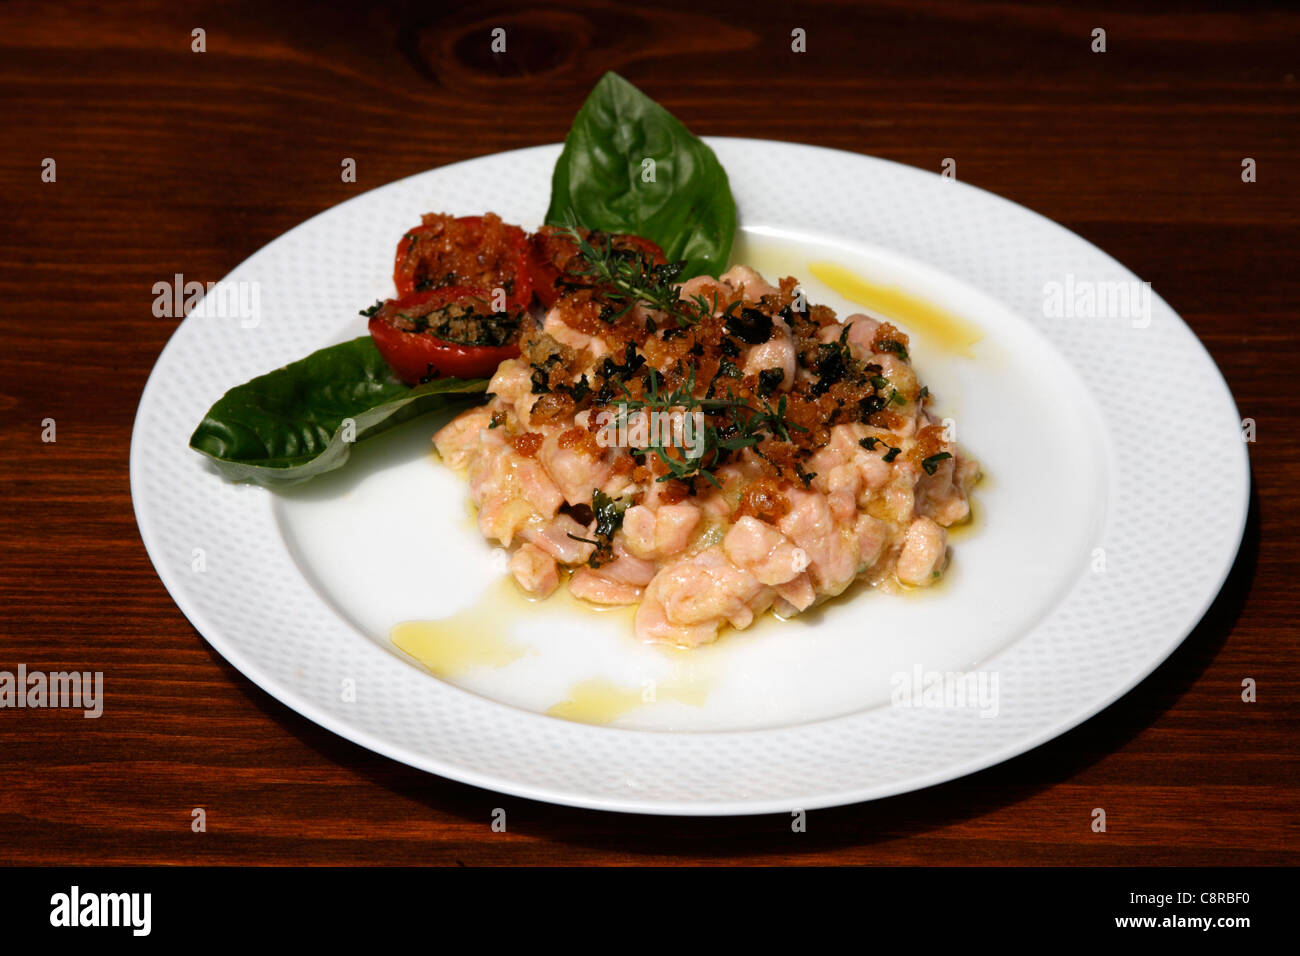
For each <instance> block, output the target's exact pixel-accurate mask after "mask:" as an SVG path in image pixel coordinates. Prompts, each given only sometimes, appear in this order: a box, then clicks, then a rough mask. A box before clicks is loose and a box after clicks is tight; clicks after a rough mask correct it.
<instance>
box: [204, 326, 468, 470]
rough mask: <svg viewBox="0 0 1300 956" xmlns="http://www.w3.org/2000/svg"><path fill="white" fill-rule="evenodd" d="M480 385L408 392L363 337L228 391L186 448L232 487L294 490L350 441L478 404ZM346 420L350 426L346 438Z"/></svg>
mask: <svg viewBox="0 0 1300 956" xmlns="http://www.w3.org/2000/svg"><path fill="white" fill-rule="evenodd" d="M487 384H488V383H487V380H486V379H458V378H439V379H434V380H433V381H432V382H429V383H427V384H425V385H419V386H416V387H415V388H410V387H409V386H407V385H405V384H404V383H403V382H402V381H401V380H400V379H398V378H397V377H396V376H395V375H393V373H392V371H391V370H390V369H389V368H388V363H387V362H385V361H384V359H383V356H381V355H380V354H379V350H378V349H376V348H375V345H374V343H373V342H372V341H371V339H370V336H368V335H363V336H361V337H360V338H356V339H352V340H351V341H349V342H343V343H341V344H339V345H332V346H330V347H329V348H324V349H321V350H320V351H317V352H313V353H312V354H311V355H308V356H307V357H306V358H304V359H299V360H298V361H297V362H293V363H291V364H289V365H286V366H285V367H284V368H280V369H276V370H275V371H274V372H270V373H268V374H266V375H261V376H259V377H257V378H255V379H253V380H252V381H249V382H245V383H244V384H243V385H238V386H236V387H235V388H232V389H231V390H230V391H228V392H226V394H225V395H223V396H222V397H221V399H219V400H218V401H217V403H216V404H215V405H213V406H212V408H210V409H209V410H208V413H207V415H205V416H204V418H203V421H202V422H201V423H199V427H198V428H197V429H195V431H194V434H193V436H192V437H191V438H190V447H191V448H193V449H194V450H196V451H200V452H202V453H203V454H205V455H207V456H208V458H209V460H210V461H211V462H212V463H213V465H215V466H216V469H217V471H219V472H220V473H221V474H222V475H223V476H224V477H226V478H229V479H231V480H232V481H252V482H256V483H257V484H260V485H267V486H276V485H289V484H294V483H296V482H300V481H305V480H307V479H308V478H314V477H316V476H317V475H320V474H323V473H325V472H327V471H332V470H334V469H335V468H338V467H340V466H341V465H343V463H344V462H346V461H347V460H348V456H349V454H350V453H351V450H352V444H353V441H361V440H363V439H365V438H369V437H371V436H372V435H377V434H379V433H380V432H382V431H386V430H387V429H389V428H392V427H393V426H395V425H398V424H400V423H402V422H404V421H407V420H409V419H411V418H414V417H415V416H417V415H421V414H424V413H425V412H431V411H435V410H439V409H445V408H451V407H456V406H458V405H470V404H473V403H474V402H476V401H481V400H482V398H483V394H484V392H485V390H486V389H487ZM345 419H351V420H352V421H353V422H354V427H353V428H352V429H349V431H351V432H352V434H351V435H345V434H344V432H345V429H344V427H343V425H344V420H345ZM348 437H350V438H352V440H353V441H345V440H344V439H345V438H348Z"/></svg>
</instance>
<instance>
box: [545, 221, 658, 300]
mask: <svg viewBox="0 0 1300 956" xmlns="http://www.w3.org/2000/svg"><path fill="white" fill-rule="evenodd" d="M583 232H584V234H585V235H587V236H590V234H591V233H590V231H589V230H583ZM609 240H610V242H612V243H613V245H614V248H615V249H620V250H631V251H635V252H637V253H640V254H641V255H644V256H646V257H647V258H649V259H650V261H651V262H653V263H654V264H655V265H663V264H664V263H665V262H667V261H668V260H667V259H666V258H665V256H664V251H663V250H662V249H660V248H659V246H658V245H657V244H656V243H654V242H652V241H651V240H649V239H643V238H642V237H641V236H633V235H629V234H625V233H618V234H615V235H611V236H609ZM529 245H530V247H531V251H532V256H531V260H530V265H531V269H532V286H533V293H534V294H535V295H536V296H537V300H538V301H539V302H541V304H542V305H544V306H545V307H546V308H548V309H549V308H550V307H551V306H553V305H554V304H555V303H556V302H557V301H559V299H560V297H561V295H563V293H564V290H563V289H560V288H559V287H558V284H559V282H560V279H561V277H562V276H563V274H564V273H565V272H566V271H567V269H568V265H569V263H570V262H571V261H572V260H573V258H574V256H576V255H577V247H576V246H575V245H574V244H573V240H571V239H570V238H569V237H568V235H567V234H566V233H565V232H564V231H563V230H561V229H559V228H558V227H556V226H543V227H542V228H541V229H539V230H538V231H537V232H535V233H533V234H532V236H530V237H529ZM571 278H573V277H571ZM576 281H581V280H580V279H577V280H576Z"/></svg>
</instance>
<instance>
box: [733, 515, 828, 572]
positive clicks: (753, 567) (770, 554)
mask: <svg viewBox="0 0 1300 956" xmlns="http://www.w3.org/2000/svg"><path fill="white" fill-rule="evenodd" d="M722 547H723V550H724V551H726V553H727V557H728V558H730V559H731V560H732V561H733V562H735V564H736V565H737V566H738V567H741V568H744V569H745V570H746V571H748V572H750V573H751V574H753V575H754V577H755V578H757V579H758V580H759V581H760V582H762V583H763V584H771V585H777V584H785V583H786V582H787V581H791V580H793V579H794V578H796V577H797V576H798V575H800V574H802V573H803V572H804V571H806V570H807V568H808V555H807V553H806V552H805V551H804V550H803V549H802V548H800V547H798V546H796V545H795V544H793V543H792V542H791V541H790V539H789V538H787V537H786V536H785V535H783V534H782V533H781V532H780V531H777V530H776V528H773V527H772V526H771V525H770V524H767V523H766V522H763V521H759V520H758V519H757V518H753V517H750V516H749V515H746V516H745V517H743V518H740V519H739V520H737V521H736V523H735V524H733V525H732V526H731V530H730V531H728V532H727V536H726V537H725V538H724V539H723V541H722Z"/></svg>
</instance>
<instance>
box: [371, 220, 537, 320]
mask: <svg viewBox="0 0 1300 956" xmlns="http://www.w3.org/2000/svg"><path fill="white" fill-rule="evenodd" d="M393 283H394V284H395V285H396V286H397V295H398V298H401V297H402V296H407V295H410V294H411V293H413V292H428V291H430V290H432V289H440V288H443V287H444V286H472V287H474V288H478V289H485V290H487V291H488V292H494V291H495V290H497V289H503V290H505V295H506V302H507V304H508V305H509V306H512V307H515V308H526V307H527V306H528V305H529V304H530V303H531V302H532V298H533V280H532V273H531V271H530V269H529V247H528V236H527V235H526V234H525V233H524V231H523V230H522V229H520V228H519V227H518V226H512V225H509V224H508V223H504V222H502V221H501V218H500V217H499V216H497V215H496V214H494V213H487V214H486V215H482V216H461V217H459V218H457V217H454V216H449V215H446V214H445V213H429V214H427V215H425V216H422V217H421V224H420V225H418V226H416V227H414V228H413V229H409V230H407V232H406V233H405V235H403V236H402V240H401V242H399V243H398V244H397V258H396V261H395V263H394V265H393Z"/></svg>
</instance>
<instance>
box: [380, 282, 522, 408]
mask: <svg viewBox="0 0 1300 956" xmlns="http://www.w3.org/2000/svg"><path fill="white" fill-rule="evenodd" d="M525 321H528V316H527V313H526V312H525V311H524V310H523V309H513V308H512V309H508V310H507V311H505V312H494V311H493V309H492V303H491V296H490V294H489V293H487V292H486V291H484V290H482V289H475V288H470V287H467V286H444V287H443V288H441V289H431V290H429V291H428V292H413V293H411V294H410V295H407V296H403V297H401V298H399V299H389V300H388V301H387V302H385V303H384V304H383V305H382V306H380V307H379V308H378V309H377V310H376V311H375V312H374V314H373V315H371V316H370V337H371V338H372V339H374V342H375V347H376V348H377V349H379V354H380V355H382V356H383V357H384V361H386V362H387V363H388V364H389V366H390V367H391V368H392V370H393V371H394V372H395V373H396V374H397V377H398V378H400V379H401V380H402V381H403V382H405V383H406V384H408V385H419V384H420V383H421V382H427V381H429V380H431V379H434V378H438V377H440V376H444V375H451V376H455V377H457V378H489V377H491V376H492V374H493V373H494V372H496V370H497V366H498V365H500V364H501V363H502V362H504V361H505V360H506V359H509V358H514V357H515V356H517V355H518V354H519V335H520V332H521V326H522V324H523V323H524V322H525Z"/></svg>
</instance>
